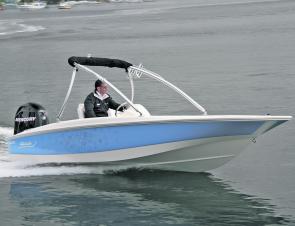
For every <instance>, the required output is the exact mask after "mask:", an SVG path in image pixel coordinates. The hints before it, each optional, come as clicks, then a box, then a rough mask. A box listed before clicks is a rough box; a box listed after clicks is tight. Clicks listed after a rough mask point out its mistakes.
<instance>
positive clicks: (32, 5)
mask: <svg viewBox="0 0 295 226" xmlns="http://www.w3.org/2000/svg"><path fill="white" fill-rule="evenodd" d="M46 6H47V3H46V2H32V3H24V4H21V5H18V8H19V9H29V10H34V9H44V8H45V7H46Z"/></svg>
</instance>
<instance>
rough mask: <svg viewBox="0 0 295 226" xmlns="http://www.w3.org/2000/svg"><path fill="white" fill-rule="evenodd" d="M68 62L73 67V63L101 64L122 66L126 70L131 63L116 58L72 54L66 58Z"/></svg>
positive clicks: (104, 65)
mask: <svg viewBox="0 0 295 226" xmlns="http://www.w3.org/2000/svg"><path fill="white" fill-rule="evenodd" d="M68 62H69V64H70V65H71V66H72V67H74V66H75V63H78V64H81V65H88V66H103V67H118V68H124V69H125V70H126V72H127V71H128V70H127V69H128V67H130V66H132V64H131V63H128V62H126V61H123V60H118V59H109V58H99V57H75V56H72V57H70V58H69V59H68Z"/></svg>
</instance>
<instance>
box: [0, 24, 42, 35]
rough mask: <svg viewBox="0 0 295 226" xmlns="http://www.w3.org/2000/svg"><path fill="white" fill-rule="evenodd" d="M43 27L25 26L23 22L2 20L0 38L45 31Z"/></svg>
mask: <svg viewBox="0 0 295 226" xmlns="http://www.w3.org/2000/svg"><path fill="white" fill-rule="evenodd" d="M44 29H45V28H44V27H42V26H34V25H28V24H24V23H23V21H22V20H0V36H4V35H12V34H17V33H24V32H36V31H40V30H44Z"/></svg>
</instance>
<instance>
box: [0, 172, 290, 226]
mask: <svg viewBox="0 0 295 226" xmlns="http://www.w3.org/2000/svg"><path fill="white" fill-rule="evenodd" d="M0 183H1V184H2V183H3V184H8V185H10V191H9V197H8V200H6V201H7V202H8V203H6V202H5V200H3V201H4V202H3V201H1V204H0V205H1V206H6V207H8V208H6V215H3V214H2V213H0V217H1V219H3V220H4V222H5V220H7V222H10V225H11V222H13V221H11V219H10V220H8V219H7V217H6V216H11V215H12V214H13V213H17V214H18V216H20V217H19V218H18V219H16V218H15V219H14V222H15V223H16V224H18V223H19V224H22V225H33V224H37V225H39V224H40V225H43V224H44V225H46V224H49V223H50V224H54V225H273V224H279V225H283V224H288V222H287V220H286V219H283V218H282V217H275V216H274V214H273V210H272V207H271V206H269V205H268V204H266V203H265V202H264V201H263V200H254V199H251V198H250V197H248V196H246V195H242V194H238V193H236V192H235V191H233V190H231V189H230V188H228V186H227V185H226V184H224V183H222V182H220V181H217V180H215V179H213V178H212V177H211V176H210V175H209V174H191V173H175V172H160V171H138V170H131V171H127V172H123V173H116V174H111V175H74V176H46V177H32V178H11V179H4V180H2V181H1V182H0ZM6 204H7V205H6ZM0 209H3V207H1V208H0ZM9 209H10V210H9ZM9 212H12V213H11V214H10V213H9ZM5 218H6V219H5Z"/></svg>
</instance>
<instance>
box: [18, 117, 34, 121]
mask: <svg viewBox="0 0 295 226" xmlns="http://www.w3.org/2000/svg"><path fill="white" fill-rule="evenodd" d="M35 120H36V117H28V118H15V121H16V122H32V121H35Z"/></svg>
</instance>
